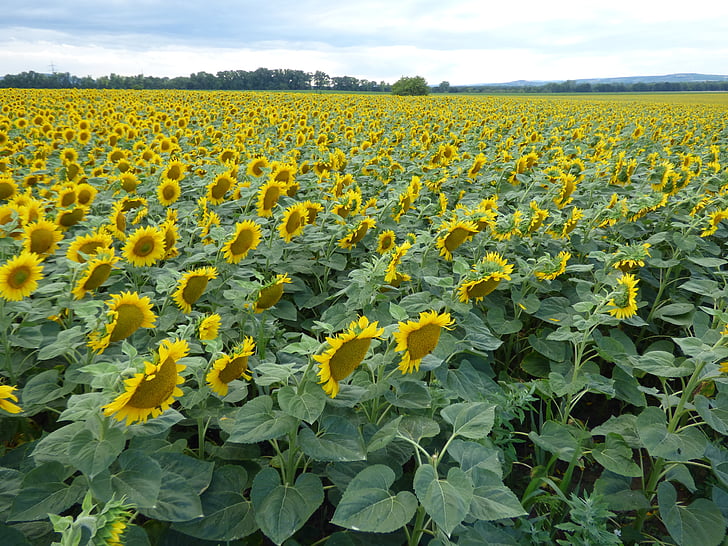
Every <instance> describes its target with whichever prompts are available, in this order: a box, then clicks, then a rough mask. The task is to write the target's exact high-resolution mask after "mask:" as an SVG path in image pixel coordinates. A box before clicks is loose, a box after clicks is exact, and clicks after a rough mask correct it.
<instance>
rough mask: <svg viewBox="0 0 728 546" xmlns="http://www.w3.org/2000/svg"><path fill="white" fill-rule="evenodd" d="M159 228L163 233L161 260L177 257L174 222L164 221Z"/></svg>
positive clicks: (176, 234)
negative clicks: (162, 255) (162, 254)
mask: <svg viewBox="0 0 728 546" xmlns="http://www.w3.org/2000/svg"><path fill="white" fill-rule="evenodd" d="M167 210H171V209H167ZM159 228H160V229H161V230H162V231H163V232H164V257H163V258H162V259H164V260H166V259H168V258H174V257H175V256H177V255H179V250H178V249H177V240H178V239H179V232H178V230H177V223H176V222H175V221H174V220H165V221H164V222H163V223H162V225H161V226H159Z"/></svg>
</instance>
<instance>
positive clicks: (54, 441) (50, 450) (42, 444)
mask: <svg viewBox="0 0 728 546" xmlns="http://www.w3.org/2000/svg"><path fill="white" fill-rule="evenodd" d="M84 427H85V425H84V423H71V424H70V425H66V426H64V427H61V428H59V429H58V430H54V431H53V432H51V433H50V434H49V435H48V436H45V437H44V438H42V439H41V440H40V441H39V442H38V443H37V444H36V446H35V448H34V449H33V453H32V457H33V459H35V462H36V463H45V462H51V461H58V462H59V463H63V464H68V465H70V464H71V463H70V461H69V460H68V446H69V445H70V443H71V440H72V439H73V437H74V436H75V435H76V434H78V432H79V431H81V430H83V429H84Z"/></svg>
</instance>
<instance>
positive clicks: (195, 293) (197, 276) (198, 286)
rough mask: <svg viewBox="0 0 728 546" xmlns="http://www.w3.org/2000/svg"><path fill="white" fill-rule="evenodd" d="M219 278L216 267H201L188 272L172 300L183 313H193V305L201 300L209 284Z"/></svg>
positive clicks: (183, 276) (181, 280)
mask: <svg viewBox="0 0 728 546" xmlns="http://www.w3.org/2000/svg"><path fill="white" fill-rule="evenodd" d="M215 278H217V269H216V268H214V267H201V268H199V269H194V270H192V271H187V272H186V273H184V275H182V278H181V279H180V281H179V283H178V284H177V289H176V290H175V291H174V293H173V294H172V299H173V300H174V302H175V303H176V304H177V306H178V307H179V308H180V309H182V311H183V312H185V313H189V312H190V311H192V305H193V304H194V303H195V302H196V301H197V300H198V299H200V296H202V293H203V292H204V291H205V289H206V288H207V284H208V283H209V282H210V281H211V280H212V279H215Z"/></svg>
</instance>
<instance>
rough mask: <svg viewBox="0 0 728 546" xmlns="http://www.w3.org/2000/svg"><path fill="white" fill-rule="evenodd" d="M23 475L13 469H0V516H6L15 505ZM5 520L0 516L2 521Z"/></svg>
mask: <svg viewBox="0 0 728 546" xmlns="http://www.w3.org/2000/svg"><path fill="white" fill-rule="evenodd" d="M22 483H23V474H22V473H21V472H18V471H17V470H13V469H11V468H2V467H0V514H6V513H8V511H9V510H10V507H11V506H12V504H13V499H14V498H15V497H16V496H17V495H18V493H19V492H20V487H21V484H22ZM2 519H4V518H3V517H2V516H0V520H2Z"/></svg>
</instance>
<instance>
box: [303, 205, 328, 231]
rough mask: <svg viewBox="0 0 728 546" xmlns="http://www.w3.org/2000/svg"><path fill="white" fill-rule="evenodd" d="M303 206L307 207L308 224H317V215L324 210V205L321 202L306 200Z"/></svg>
mask: <svg viewBox="0 0 728 546" xmlns="http://www.w3.org/2000/svg"><path fill="white" fill-rule="evenodd" d="M303 206H304V207H306V224H307V225H313V224H315V223H316V217H317V216H318V214H319V212H321V211H323V210H324V206H323V205H322V204H321V203H314V202H313V201H304V202H303Z"/></svg>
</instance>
